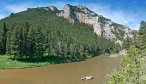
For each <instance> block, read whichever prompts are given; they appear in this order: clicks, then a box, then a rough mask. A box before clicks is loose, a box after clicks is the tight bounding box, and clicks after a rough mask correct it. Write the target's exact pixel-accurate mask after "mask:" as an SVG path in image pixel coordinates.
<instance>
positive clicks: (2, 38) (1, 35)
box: [0, 22, 7, 54]
mask: <svg viewBox="0 0 146 84" xmlns="http://www.w3.org/2000/svg"><path fill="white" fill-rule="evenodd" d="M6 40H7V26H6V23H5V22H4V23H3V27H2V31H1V32H0V54H5V53H6Z"/></svg>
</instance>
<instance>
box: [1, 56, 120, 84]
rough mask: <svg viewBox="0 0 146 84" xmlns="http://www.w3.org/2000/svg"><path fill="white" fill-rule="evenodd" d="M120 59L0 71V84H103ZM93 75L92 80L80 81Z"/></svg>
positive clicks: (91, 59)
mask: <svg viewBox="0 0 146 84" xmlns="http://www.w3.org/2000/svg"><path fill="white" fill-rule="evenodd" d="M120 59H121V57H113V58H112V57H108V56H98V57H93V58H90V59H87V60H86V61H81V62H74V63H66V64H56V65H48V66H44V67H37V68H28V69H12V70H0V84H104V83H106V82H107V78H105V76H106V74H109V73H110V72H111V71H112V69H113V68H115V67H117V66H119V62H120ZM88 75H93V76H94V77H95V78H94V79H93V80H86V81H85V80H84V81H83V80H81V79H80V78H81V77H82V76H88Z"/></svg>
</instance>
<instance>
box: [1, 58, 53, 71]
mask: <svg viewBox="0 0 146 84" xmlns="http://www.w3.org/2000/svg"><path fill="white" fill-rule="evenodd" d="M48 64H51V63H50V62H47V61H46V62H29V61H28V62H26V61H17V60H13V59H10V56H6V55H4V56H2V55H1V56H0V69H14V68H31V67H39V66H44V65H48Z"/></svg>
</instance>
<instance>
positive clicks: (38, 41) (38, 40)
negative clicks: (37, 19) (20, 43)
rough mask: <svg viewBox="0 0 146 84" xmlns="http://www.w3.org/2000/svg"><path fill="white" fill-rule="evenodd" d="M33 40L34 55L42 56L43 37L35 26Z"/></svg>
mask: <svg viewBox="0 0 146 84" xmlns="http://www.w3.org/2000/svg"><path fill="white" fill-rule="evenodd" d="M34 41H35V56H37V57H41V56H43V53H44V41H45V38H44V35H43V33H42V32H41V29H40V28H37V29H36V30H35V38H34Z"/></svg>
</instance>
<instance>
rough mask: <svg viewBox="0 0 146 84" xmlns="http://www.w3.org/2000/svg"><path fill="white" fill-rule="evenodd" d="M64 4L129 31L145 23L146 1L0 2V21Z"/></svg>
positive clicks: (70, 0)
mask: <svg viewBox="0 0 146 84" xmlns="http://www.w3.org/2000/svg"><path fill="white" fill-rule="evenodd" d="M65 4H72V5H84V6H86V7H88V8H89V9H91V10H92V11H94V12H96V13H97V14H98V15H102V16H104V17H106V18H109V19H111V20H112V21H114V22H116V23H119V24H123V25H125V26H128V27H130V28H131V29H136V30H137V29H138V28H139V24H140V22H141V20H144V21H146V0H0V19H2V18H4V17H7V16H9V15H10V14H11V13H17V12H20V11H24V10H26V9H27V8H35V7H42V6H49V5H54V6H56V7H57V8H58V9H63V6H64V5H65Z"/></svg>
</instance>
